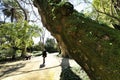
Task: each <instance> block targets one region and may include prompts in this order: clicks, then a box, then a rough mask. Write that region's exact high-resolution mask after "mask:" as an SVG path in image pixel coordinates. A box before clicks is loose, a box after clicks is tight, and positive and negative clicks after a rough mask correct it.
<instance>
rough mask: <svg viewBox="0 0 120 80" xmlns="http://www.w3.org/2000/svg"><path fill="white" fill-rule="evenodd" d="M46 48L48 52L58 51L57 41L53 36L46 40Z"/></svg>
mask: <svg viewBox="0 0 120 80" xmlns="http://www.w3.org/2000/svg"><path fill="white" fill-rule="evenodd" d="M45 49H46V50H47V51H48V52H50V53H51V52H57V51H58V50H57V43H56V42H55V39H52V38H47V40H46V42H45Z"/></svg>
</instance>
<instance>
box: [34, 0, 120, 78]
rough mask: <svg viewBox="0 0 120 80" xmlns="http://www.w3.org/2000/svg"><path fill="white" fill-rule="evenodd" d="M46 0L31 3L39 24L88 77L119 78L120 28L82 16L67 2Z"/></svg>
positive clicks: (36, 0) (35, 0)
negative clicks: (61, 43)
mask: <svg viewBox="0 0 120 80" xmlns="http://www.w3.org/2000/svg"><path fill="white" fill-rule="evenodd" d="M50 1H51V2H50ZM50 1H49V2H48V0H34V5H35V6H36V7H37V8H38V11H39V13H40V15H41V18H42V23H43V25H44V26H45V27H46V28H47V29H48V30H49V31H50V32H51V34H52V35H53V36H54V37H55V38H56V39H57V41H59V42H63V43H64V45H65V49H66V50H67V51H68V53H69V55H70V56H72V58H73V59H74V60H75V61H76V62H77V63H78V64H79V65H80V66H81V67H82V68H83V69H84V70H85V71H86V73H87V74H88V76H89V77H90V79H91V80H119V79H120V51H119V47H120V36H119V34H120V32H119V31H118V30H115V29H112V28H109V27H108V26H106V25H104V24H98V22H96V21H93V20H91V19H89V18H85V17H84V15H83V14H80V13H78V12H77V11H75V10H74V9H73V5H72V4H70V3H69V2H66V3H64V4H61V3H60V2H61V1H60V0H50ZM61 46H62V45H61ZM62 47H63V48H64V46H62Z"/></svg>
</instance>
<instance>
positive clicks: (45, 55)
mask: <svg viewBox="0 0 120 80" xmlns="http://www.w3.org/2000/svg"><path fill="white" fill-rule="evenodd" d="M42 57H43V64H45V58H46V57H47V51H46V50H44V51H43V52H42Z"/></svg>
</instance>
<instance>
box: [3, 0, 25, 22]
mask: <svg viewBox="0 0 120 80" xmlns="http://www.w3.org/2000/svg"><path fill="white" fill-rule="evenodd" d="M3 5H4V7H5V8H4V9H3V10H2V12H3V13H4V15H5V16H6V18H7V17H11V22H13V20H15V21H20V20H23V17H24V14H23V12H22V10H21V9H20V7H19V5H18V3H17V2H16V0H3Z"/></svg>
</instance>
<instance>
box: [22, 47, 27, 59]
mask: <svg viewBox="0 0 120 80" xmlns="http://www.w3.org/2000/svg"><path fill="white" fill-rule="evenodd" d="M26 49H27V47H26V45H24V47H22V53H21V57H25V56H26V51H27V50H26Z"/></svg>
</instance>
